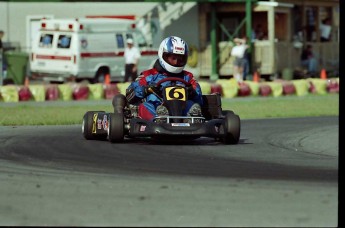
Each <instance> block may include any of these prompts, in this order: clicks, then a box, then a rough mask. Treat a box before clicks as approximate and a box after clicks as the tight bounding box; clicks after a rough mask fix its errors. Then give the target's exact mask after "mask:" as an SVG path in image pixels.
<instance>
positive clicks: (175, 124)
mask: <svg viewBox="0 0 345 228" xmlns="http://www.w3.org/2000/svg"><path fill="white" fill-rule="evenodd" d="M171 126H173V127H189V126H190V124H189V123H171Z"/></svg>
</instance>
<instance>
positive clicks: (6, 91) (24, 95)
mask: <svg viewBox="0 0 345 228" xmlns="http://www.w3.org/2000/svg"><path fill="white" fill-rule="evenodd" d="M199 83H200V87H201V90H202V91H203V93H204V94H211V93H219V94H221V96H222V97H223V98H234V97H247V96H263V97H267V96H272V97H279V96H290V95H294V96H305V95H307V94H320V95H323V94H328V93H339V78H330V79H327V80H324V79H318V78H308V79H298V80H289V81H288V80H281V79H280V80H275V81H272V82H253V81H244V82H242V83H238V82H237V81H236V80H235V79H233V78H232V79H219V80H217V81H216V82H208V81H200V82H199ZM129 84H130V83H129V82H126V83H117V84H101V83H97V84H83V83H80V84H78V83H66V84H59V85H56V84H48V85H28V86H24V85H5V86H0V102H25V101H38V102H39V101H55V100H62V101H69V100H101V99H112V98H113V97H114V96H115V95H116V94H119V93H122V94H125V92H126V88H127V87H128V86H129Z"/></svg>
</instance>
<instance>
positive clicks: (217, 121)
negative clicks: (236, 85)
mask: <svg viewBox="0 0 345 228" xmlns="http://www.w3.org/2000/svg"><path fill="white" fill-rule="evenodd" d="M168 82H170V83H168ZM188 86H190V83H188V82H187V81H185V80H183V79H180V78H173V77H169V78H165V79H163V80H160V81H159V82H157V84H156V85H155V87H156V88H157V89H154V90H153V89H151V90H150V92H151V93H153V94H154V95H156V96H157V97H159V99H161V101H162V102H163V104H164V105H165V106H166V107H167V109H168V111H169V115H165V116H156V117H155V118H154V119H153V120H151V121H150V120H145V119H141V118H140V117H139V116H138V105H139V104H138V105H133V104H129V103H128V102H127V99H126V97H125V96H124V95H123V94H117V95H115V96H114V98H113V100H112V104H113V107H114V112H113V113H106V112H104V111H88V112H86V113H85V115H84V117H83V123H82V133H83V135H84V137H85V138H86V139H88V140H92V139H98V140H106V139H108V140H109V141H110V142H112V143H119V142H123V141H124V138H125V137H126V138H141V137H150V138H152V139H158V140H161V139H163V140H164V139H167V140H169V139H170V140H171V139H173V140H175V141H177V140H194V139H197V138H200V137H211V138H214V139H216V140H221V141H222V142H223V143H225V144H237V143H238V142H239V138H240V131H241V122H240V118H239V116H238V115H236V114H235V113H234V112H233V111H230V110H222V108H221V96H220V94H217V93H216V94H210V95H203V96H202V98H203V105H202V106H201V111H202V116H186V115H182V113H183V109H184V108H185V106H186V102H187V100H188V91H187V87H188ZM156 91H162V92H161V94H158V92H156Z"/></svg>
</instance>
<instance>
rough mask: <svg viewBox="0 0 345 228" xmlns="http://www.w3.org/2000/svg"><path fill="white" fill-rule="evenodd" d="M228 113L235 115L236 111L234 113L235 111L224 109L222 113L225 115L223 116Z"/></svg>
mask: <svg viewBox="0 0 345 228" xmlns="http://www.w3.org/2000/svg"><path fill="white" fill-rule="evenodd" d="M227 113H230V114H234V115H235V113H234V112H233V111H230V110H223V111H222V115H223V116H226V114H227Z"/></svg>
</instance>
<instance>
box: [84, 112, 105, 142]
mask: <svg viewBox="0 0 345 228" xmlns="http://www.w3.org/2000/svg"><path fill="white" fill-rule="evenodd" d="M95 113H105V111H88V112H86V113H85V114H84V117H83V123H82V133H83V136H84V138H85V139H87V140H94V139H106V138H107V135H95V134H92V126H93V115H94V114H95Z"/></svg>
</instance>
